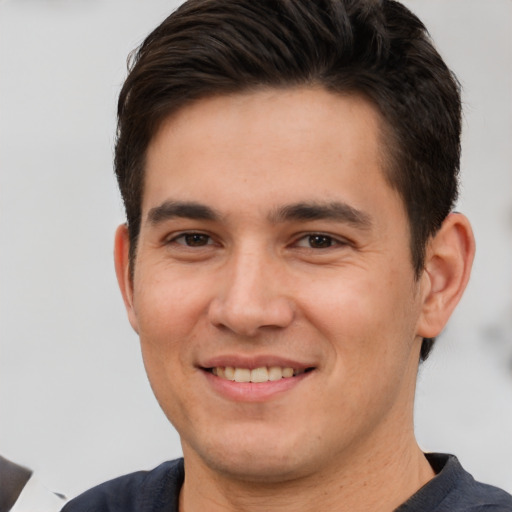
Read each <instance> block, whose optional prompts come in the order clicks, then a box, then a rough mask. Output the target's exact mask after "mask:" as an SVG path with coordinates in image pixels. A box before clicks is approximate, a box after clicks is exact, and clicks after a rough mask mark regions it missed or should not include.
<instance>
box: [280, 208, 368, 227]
mask: <svg viewBox="0 0 512 512" xmlns="http://www.w3.org/2000/svg"><path fill="white" fill-rule="evenodd" d="M270 219H271V221H272V222H274V223H280V222H287V221H313V220H334V221H337V222H345V223H347V224H351V225H352V226H354V227H358V228H361V229H370V228H371V226H372V221H371V218H370V216H369V215H368V214H367V213H365V212H363V211H361V210H358V209H357V208H354V207H353V206H350V205H348V204H346V203H343V202H338V201H331V202H328V203H317V202H314V203H306V202H304V203H295V204H290V205H286V206H283V207H282V208H278V209H277V210H276V211H274V212H273V213H272V214H271V216H270Z"/></svg>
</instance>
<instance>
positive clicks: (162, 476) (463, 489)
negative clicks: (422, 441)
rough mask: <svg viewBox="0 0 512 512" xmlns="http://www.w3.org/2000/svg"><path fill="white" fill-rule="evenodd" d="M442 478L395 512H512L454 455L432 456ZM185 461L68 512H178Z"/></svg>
mask: <svg viewBox="0 0 512 512" xmlns="http://www.w3.org/2000/svg"><path fill="white" fill-rule="evenodd" d="M426 457H427V459H428V460H429V462H430V464H431V466H432V468H433V469H434V471H435V472H436V476H435V477H434V478H433V479H432V480H430V482H428V483H427V484H426V485H424V486H423V487H422V488H421V489H420V490H419V491H418V492H417V493H416V494H414V495H413V496H412V497H411V498H410V499H408V500H407V502H406V503H404V504H403V505H401V506H400V507H398V508H397V509H396V511H395V512H512V496H510V495H509V494H507V493H506V492H505V491H502V490H501V489H498V488H496V487H492V486H490V485H486V484H481V483H479V482H475V480H474V479H473V477H472V476H471V475H470V474H469V473H467V472H466V471H464V469H463V468H462V466H461V465H460V463H459V461H458V460H457V458H456V457H454V456H453V455H444V454H440V453H431V454H427V455H426ZM184 475H185V473H184V468H183V459H177V460H174V461H171V462H165V463H163V464H161V465H160V466H158V467H157V468H155V469H154V470H153V471H139V472H137V473H132V474H130V475H126V476H122V477H120V478H116V479H115V480H111V481H110V482H106V483H104V484H101V485H99V486H98V487H94V488H93V489H91V490H89V491H86V492H85V493H84V494H82V495H80V496H78V498H75V499H74V500H72V501H70V502H69V503H68V504H67V505H66V506H65V507H64V508H63V509H62V512H178V497H179V493H180V489H181V486H182V484H183V478H184Z"/></svg>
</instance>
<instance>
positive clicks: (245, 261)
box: [208, 251, 294, 337]
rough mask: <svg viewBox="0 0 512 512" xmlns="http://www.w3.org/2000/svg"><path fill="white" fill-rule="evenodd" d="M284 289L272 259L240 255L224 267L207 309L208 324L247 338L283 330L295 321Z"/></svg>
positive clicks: (282, 279) (253, 253)
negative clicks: (216, 290) (215, 292)
mask: <svg viewBox="0 0 512 512" xmlns="http://www.w3.org/2000/svg"><path fill="white" fill-rule="evenodd" d="M262 252H263V251H262ZM286 289H287V285H286V277H285V276H284V273H283V269H282V268H280V265H279V263H278V262H276V261H275V258H273V257H272V256H271V255H265V254H261V253H257V252H255V251H245V252H241V251H240V252H239V253H238V254H235V255H233V257H232V258H230V260H229V262H228V263H227V264H226V265H225V268H224V273H223V274H222V277H221V279H220V280H219V283H218V292H217V294H216V296H215V297H214V298H213V300H212V301H211V303H210V306H209V311H208V314H209V319H210V322H211V323H212V324H213V325H215V326H216V327H218V328H223V329H228V330H230V331H232V332H233V333H235V334H238V335H241V336H246V337H255V336H257V335H258V334H260V333H261V332H262V331H268V330H269V329H270V330H272V329H273V330H275V329H284V328H285V327H287V326H288V325H290V324H291V323H292V321H293V318H294V305H293V301H292V299H291V297H290V296H289V295H288V294H287V293H286Z"/></svg>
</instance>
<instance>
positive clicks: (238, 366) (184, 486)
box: [65, 0, 512, 512]
mask: <svg viewBox="0 0 512 512" xmlns="http://www.w3.org/2000/svg"><path fill="white" fill-rule="evenodd" d="M118 114H119V129H118V140H117V145H116V161H115V165H116V173H117V177H118V181H119V185H120V189H121V193H122V195H123V199H124V202H125V206H126V213H127V224H126V225H123V226H121V227H120V228H119V229H118V231H117V233H116V242H115V262H116V271H117V276H118V280H119V284H120V287H121V291H122V294H123V297H124V300H125V304H126V308H127V311H128V317H129V320H130V322H131V324H132V326H133V328H134V329H135V330H136V331H137V332H138V334H139V336H140V340H141V347H142V353H143V357H144V362H145V366H146V370H147V373H148V376H149V379H150V382H151V385H152V388H153V390H154V392H155V395H156V397H157V399H158V401H159V403H160V405H161V407H162V409H163V411H164V412H165V414H166V415H167V417H168V418H169V420H170V421H171V423H172V424H173V425H174V426H175V428H176V429H177V431H178V432H179V434H180V437H181V442H182V447H183V454H184V459H183V460H178V461H173V462H169V463H165V464H163V465H162V466H160V467H158V468H156V469H155V470H153V471H151V472H140V473H135V474H132V475H128V476H125V477H121V478H120V479H117V480H114V481H112V482H108V483H106V484H103V485H101V486H99V487H97V488H95V489H93V490H91V491H88V492H86V493H85V494H84V495H82V496H81V497H79V498H77V499H76V500H74V501H73V502H71V503H70V504H69V505H68V506H67V507H66V508H65V510H67V511H70V512H73V511H86V510H87V511H89V510H90V511H132V510H133V511H135V510H137V511H164V510H165V511H178V510H179V511H181V512H183V511H185V512H195V511H200V510H201V511H202V510H207V511H212V512H215V511H240V510H243V511H256V510H265V511H268V510H279V511H281V510H282V511H288V510H294V511H316V510H333V511H334V510H335V511H351V512H357V511H379V512H381V511H382V512H384V511H393V510H399V511H400V512H410V511H428V512H434V511H438V512H441V511H451V512H453V511H467V510H471V511H483V510H486V511H490V510H495V511H505V510H508V511H510V510H512V498H511V497H510V496H509V495H507V494H506V493H505V492H503V491H501V490H499V489H496V488H493V487H490V486H487V485H484V484H479V483H476V482H475V481H474V480H473V479H472V477H471V476H470V475H469V474H468V473H466V472H465V471H464V470H463V469H462V468H461V466H460V464H459V463H458V461H457V459H456V458H455V457H454V456H450V455H442V454H426V455H425V454H424V453H423V452H422V451H421V449H420V448H419V447H418V444H417V442H416V440H415V437H414V431H413V402H414V391H415V382H416V375H417V370H418V364H419V363H420V360H421V359H425V358H426V357H427V356H428V354H429V352H430V350H431V348H432V345H433V342H434V338H435V337H436V336H437V335H438V334H439V333H440V332H441V330H442V329H443V327H444V326H445V324H446V322H447V321H448V318H449V317H450V314H451V313H452V311H453V309H454V308H455V306H456V304H457V302H458V301H459V299H460V297H461V295H462V293H463V291H464V288H465V286H466V284H467V281H468V278H469V274H470V268H471V263H472V259H473V255H474V241H473V235H472V232H471V228H470V225H469V222H468V220H467V219H466V218H465V217H464V216H463V215H461V214H456V213H450V212H451V210H452V208H453V206H454V202H455V200H456V196H457V174H458V168H459V157H460V97H459V90H458V86H457V82H456V80H455V78H454V77H453V76H452V74H451V73H450V71H449V69H448V68H447V67H446V65H445V64H444V62H443V61H442V59H441V58H440V56H439V55H438V53H437V52H436V50H435V49H434V48H433V46H432V44H431V42H430V40H429V38H428V35H427V33H426V30H425V28H424V27H423V25H422V24H421V22H420V21H419V20H418V19H417V18H416V17H415V16H414V15H413V14H411V13H410V12H409V11H408V10H407V9H406V8H405V7H403V6H402V5H401V4H399V3H397V2H393V1H387V0H384V1H380V2H377V1H370V0H368V1H365V0H358V1H355V0H318V1H315V2H312V1H310V0H259V1H256V2H255V1H250V0H190V1H188V2H186V3H185V4H183V5H182V6H181V7H180V8H179V9H178V10H177V11H176V12H175V13H174V14H172V15H171V16H170V17H169V18H167V19H166V20H165V21H164V22H163V23H162V24H161V25H160V26H159V27H158V28H157V29H156V30H155V31H154V32H153V33H152V34H150V35H149V36H148V38H147V39H146V41H145V42H144V43H143V45H142V46H141V47H140V48H139V50H138V52H137V53H136V54H135V56H134V58H133V62H132V66H131V70H130V74H129V76H128V78H127V80H126V82H125V84H124V87H123V89H122V91H121V95H120V99H119V109H118Z"/></svg>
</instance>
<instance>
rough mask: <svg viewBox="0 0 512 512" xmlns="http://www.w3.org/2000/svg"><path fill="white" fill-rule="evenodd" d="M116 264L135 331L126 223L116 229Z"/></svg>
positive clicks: (128, 238) (120, 284) (136, 327)
mask: <svg viewBox="0 0 512 512" xmlns="http://www.w3.org/2000/svg"><path fill="white" fill-rule="evenodd" d="M114 264H115V268H116V276H117V282H118V284H119V289H120V290H121V294H122V296H123V301H124V305H125V307H126V312H127V313H128V319H129V320H130V324H131V325H132V327H133V329H134V330H135V332H138V325H137V317H136V315H135V310H134V307H133V280H132V276H131V272H130V237H129V234H128V227H127V226H126V224H121V225H120V226H119V227H118V228H117V230H116V235H115V241H114Z"/></svg>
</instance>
